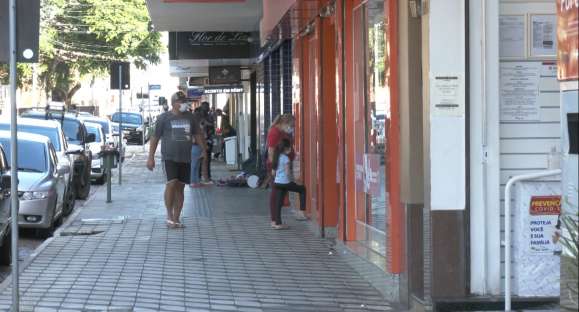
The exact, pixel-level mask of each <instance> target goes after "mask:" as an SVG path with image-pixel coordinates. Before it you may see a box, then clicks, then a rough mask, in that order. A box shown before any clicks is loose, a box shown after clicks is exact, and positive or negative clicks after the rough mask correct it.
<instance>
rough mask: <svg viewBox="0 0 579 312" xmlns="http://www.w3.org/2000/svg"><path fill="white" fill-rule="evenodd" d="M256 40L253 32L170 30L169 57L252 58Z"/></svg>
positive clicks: (182, 58) (181, 58)
mask: <svg viewBox="0 0 579 312" xmlns="http://www.w3.org/2000/svg"><path fill="white" fill-rule="evenodd" d="M256 41H257V40H256V39H255V35H254V34H253V33H251V32H211V31H204V32H170V33H169V57H170V59H171V60H186V59H192V60H195V59H235V58H243V59H244V58H251V57H252V51H254V50H256V48H255V49H254V47H255V46H256V44H257V42H256Z"/></svg>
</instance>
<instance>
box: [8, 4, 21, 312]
mask: <svg viewBox="0 0 579 312" xmlns="http://www.w3.org/2000/svg"><path fill="white" fill-rule="evenodd" d="M9 10H10V13H9V15H10V30H9V31H10V107H11V111H10V121H11V125H12V126H11V127H10V168H11V169H10V173H11V174H10V176H11V178H10V204H11V208H12V209H11V215H10V217H11V221H12V235H11V236H12V311H14V312H18V311H20V285H19V279H18V274H19V270H18V205H19V203H20V202H19V198H18V131H17V129H18V125H17V122H18V120H17V118H16V116H17V113H18V108H17V106H16V0H10V2H9Z"/></svg>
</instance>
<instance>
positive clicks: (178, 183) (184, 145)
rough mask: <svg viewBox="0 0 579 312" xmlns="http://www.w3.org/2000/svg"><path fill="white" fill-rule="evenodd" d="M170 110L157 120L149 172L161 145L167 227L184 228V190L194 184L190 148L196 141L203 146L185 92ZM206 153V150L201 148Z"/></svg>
mask: <svg viewBox="0 0 579 312" xmlns="http://www.w3.org/2000/svg"><path fill="white" fill-rule="evenodd" d="M171 107H172V108H171V110H170V111H168V112H166V113H163V114H162V115H160V116H159V118H158V119H157V123H156V125H155V133H154V134H153V136H152V138H151V142H150V148H149V158H148V159H147V168H148V169H149V170H151V171H152V170H153V169H154V168H155V152H156V151H157V145H158V144H159V141H162V142H161V144H162V145H161V156H162V161H163V165H164V168H165V174H166V175H167V184H166V185H165V198H164V199H165V207H166V208H167V226H168V227H169V228H181V227H183V223H182V222H181V221H180V217H181V211H182V209H183V201H184V187H185V185H186V184H189V183H190V182H191V181H190V180H191V177H190V174H191V148H192V145H193V139H195V141H196V142H204V138H203V135H202V134H201V132H200V126H199V123H198V120H197V119H196V118H195V116H193V114H192V113H191V112H189V111H188V108H189V105H188V104H187V103H186V97H185V94H184V93H183V92H177V93H175V94H173V96H172V97H171ZM202 149H203V150H205V149H206V148H205V146H203V147H202Z"/></svg>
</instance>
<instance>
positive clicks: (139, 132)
mask: <svg viewBox="0 0 579 312" xmlns="http://www.w3.org/2000/svg"><path fill="white" fill-rule="evenodd" d="M111 119H112V121H113V122H116V123H121V122H122V126H123V129H122V130H123V131H122V132H123V137H125V138H126V139H127V142H129V143H137V144H145V142H147V140H149V129H148V127H147V124H146V122H145V119H144V118H143V116H142V115H141V114H140V113H129V112H122V113H120V112H116V113H114V114H113V116H112V118H111ZM143 134H144V136H143Z"/></svg>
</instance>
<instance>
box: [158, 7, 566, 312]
mask: <svg viewBox="0 0 579 312" xmlns="http://www.w3.org/2000/svg"><path fill="white" fill-rule="evenodd" d="M182 2H186V3H179V4H171V3H162V4H158V3H157V2H155V1H148V3H149V11H150V12H151V16H152V18H153V22H154V23H155V24H156V26H157V29H160V30H168V31H174V32H178V31H181V32H183V31H188V32H191V31H194V32H199V31H220V32H234V31H238V32H239V31H243V32H256V31H257V32H259V36H258V37H259V48H258V52H257V53H256V55H255V56H254V57H253V56H249V57H248V58H246V57H244V58H243V59H232V60H227V61H216V60H212V59H210V60H208V61H207V62H206V63H207V64H209V65H208V66H209V67H211V65H212V64H213V63H218V64H220V65H222V64H223V63H227V64H229V65H232V64H233V65H237V66H242V67H243V68H244V71H246V72H247V74H246V75H244V78H243V79H241V80H242V84H243V91H244V93H243V94H242V95H237V96H236V100H235V101H232V102H231V103H234V104H232V105H233V106H235V107H234V108H232V111H234V112H236V113H235V114H233V115H231V116H235V117H234V119H235V120H236V121H234V123H235V124H236V125H238V126H239V128H240V129H242V131H241V132H242V135H240V136H239V137H238V140H239V145H240V146H242V148H241V149H240V151H241V152H240V153H242V154H243V156H242V157H241V158H242V160H245V159H250V158H253V159H256V164H257V166H259V165H260V164H261V163H263V160H264V156H265V154H264V153H265V150H266V147H265V141H266V140H265V139H266V135H267V131H268V129H269V127H270V125H271V123H272V121H273V119H275V117H277V116H278V115H279V114H282V113H292V114H293V115H294V116H295V117H296V131H295V134H294V147H295V151H296V164H295V166H294V170H295V176H296V177H297V178H298V179H299V180H300V181H301V182H302V183H304V184H305V185H306V187H307V189H308V199H307V209H308V215H309V216H310V218H311V225H312V228H313V229H314V231H316V232H317V233H319V235H320V236H322V237H326V238H331V239H335V241H336V242H337V244H336V245H337V248H338V249H339V251H340V252H341V253H343V254H344V255H345V256H346V257H347V258H348V259H350V260H351V261H352V263H353V264H354V265H353V267H354V268H356V269H358V270H360V272H362V273H363V274H364V275H365V276H366V277H367V278H368V279H369V280H370V281H371V282H372V283H373V285H374V286H375V287H376V288H378V289H379V290H380V291H381V292H382V293H383V294H384V295H385V296H386V297H387V298H388V299H390V300H392V301H398V302H401V303H402V304H404V305H406V306H411V307H426V308H435V309H436V308H439V307H441V308H444V307H452V306H455V307H460V305H461V304H463V305H464V304H469V305H471V307H472V305H473V304H480V303H482V304H484V303H495V304H497V303H498V304H499V305H500V304H501V302H502V298H503V296H504V294H505V286H508V285H507V284H509V283H506V281H509V282H510V285H513V289H511V291H510V292H509V293H512V294H513V296H514V297H513V298H515V299H514V300H515V301H527V300H530V299H533V300H534V301H537V300H538V301H542V302H555V301H557V300H558V298H557V297H558V294H559V293H558V292H557V291H558V290H559V285H558V280H559V272H558V268H559V256H558V254H557V252H558V250H560V247H559V246H557V244H555V243H552V242H551V240H550V235H551V234H552V233H554V231H555V227H554V226H555V224H553V223H556V221H557V220H556V219H557V218H556V216H555V221H553V219H552V218H553V216H552V215H548V214H547V215H546V214H542V213H536V214H533V210H531V209H530V208H529V206H532V207H535V208H537V207H541V205H546V204H545V203H551V202H552V203H555V204H556V203H558V204H559V205H560V203H561V202H564V205H570V207H571V208H569V209H570V211H577V207H576V206H577V205H576V201H573V198H576V197H573V196H576V193H577V192H576V186H574V185H571V186H568V185H567V184H568V183H567V184H565V186H564V187H562V185H561V176H560V175H559V174H555V175H552V176H549V177H546V178H543V179H542V180H540V181H524V183H519V184H518V185H517V187H516V190H515V192H514V193H513V194H512V196H511V197H510V198H506V196H505V186H506V184H507V182H508V181H509V180H511V178H513V177H518V176H520V175H524V174H528V173H537V172H545V171H547V170H549V169H557V168H558V167H560V166H563V167H562V168H561V169H562V172H563V176H564V179H566V180H565V181H567V180H569V181H570V180H572V179H571V178H565V177H568V176H571V177H576V176H577V173H576V171H577V167H576V164H575V167H573V160H574V159H576V156H574V155H575V154H573V153H572V151H573V150H574V149H573V147H572V146H573V142H575V141H574V140H575V139H574V135H573V133H572V131H571V132H570V131H568V128H569V129H571V128H573V127H575V126H574V124H573V122H574V121H573V120H575V119H574V118H575V117H573V116H575V115H572V114H574V113H573V112H574V111H573V109H574V107H573V105H572V104H569V103H576V102H577V92H576V90H577V81H576V78H574V79H566V80H569V81H564V82H561V79H559V80H558V79H557V78H558V77H557V73H558V71H559V72H561V68H562V67H561V65H559V66H558V65H557V58H558V55H559V59H561V58H562V56H561V55H562V54H561V52H560V50H561V49H560V48H561V47H559V50H558V38H557V35H559V34H561V33H562V31H561V27H563V26H562V24H561V23H558V22H557V21H558V19H557V12H558V7H561V3H562V2H565V1H557V2H555V1H552V0H494V1H475V0H471V1H453V0H437V1H426V0H421V1H420V0H417V1H415V0H275V1H273V0H272V1H268V0H266V1H257V0H248V1H245V2H243V3H242V2H234V3H230V2H227V6H228V8H227V9H225V8H224V7H223V5H225V4H223V3H220V2H222V1H203V4H200V3H197V2H198V1H182ZM207 3H209V4H207ZM565 3H566V2H565ZM219 5H222V6H219ZM193 6H195V8H196V9H195V11H194V10H193V9H192V8H193ZM257 7H259V10H256V8H257ZM187 10H189V11H187ZM185 12H189V15H188V16H187V18H188V19H187V20H185V19H184V18H183V19H179V18H174V19H170V20H169V19H167V16H176V17H178V16H181V15H183V14H185ZM202 12H205V13H204V14H205V15H212V16H219V17H220V18H219V19H218V20H219V21H220V22H210V21H207V20H206V19H204V17H202V16H201V14H202ZM209 12H210V13H211V14H208V13H209ZM236 12H237V13H236ZM241 13H243V14H241ZM180 14H181V15H180ZM227 14H229V15H230V16H240V17H244V18H245V17H246V18H247V21H246V20H244V19H243V18H240V19H239V20H237V19H235V20H234V19H231V20H232V22H231V24H227V25H225V24H226V23H225V22H223V21H225V20H227ZM236 14H237V15H236ZM197 15H199V16H200V18H199V19H195V18H194V17H195V16H197ZM559 15H560V16H561V14H559ZM252 18H257V19H258V20H259V21H257V22H255V21H253V19H252ZM574 18H575V19H576V16H575V17H574ZM559 20H561V17H559ZM570 20H571V22H570V23H568V24H567V25H571V26H569V27H570V28H569V29H568V30H567V31H568V33H569V34H570V36H571V35H573V34H576V27H577V23H573V21H572V20H573V17H571V18H570ZM224 23H225V24H224ZM573 25H575V26H573ZM573 27H575V28H573ZM559 41H560V40H559ZM565 42H566V43H565V47H566V49H567V50H568V51H567V52H566V53H567V54H565V55H571V56H573V55H575V58H574V59H575V60H576V55H577V41H572V40H571V41H565ZM558 51H559V52H558ZM204 58H207V57H204ZM564 59H565V60H567V61H569V59H571V60H572V59H573V57H568V56H565V57H564ZM186 62H189V63H190V65H191V66H190V67H189V71H190V72H189V73H188V74H187V75H188V76H192V75H193V76H194V75H201V76H203V75H205V74H206V73H204V70H206V69H202V68H201V67H200V65H199V64H205V63H203V62H205V61H203V62H201V61H200V60H195V62H190V61H186V60H179V63H178V64H177V62H176V64H177V65H179V66H181V67H182V68H185V65H184V64H186ZM571 63H573V62H571ZM573 64H575V65H573ZM573 64H571V65H569V66H568V68H569V70H570V71H571V72H572V71H573V70H574V69H573V68H576V61H575V63H573ZM566 68H567V67H566ZM559 78H561V77H559ZM569 90H570V91H569ZM573 100H574V101H573ZM561 103H567V104H564V105H562V104H561ZM569 113H570V114H571V115H569ZM241 140H243V142H241ZM561 142H563V144H562V143H561ZM574 157H575V158H574ZM559 160H561V161H559ZM564 183H566V182H564ZM573 187H575V188H574V189H573ZM568 188H569V189H572V190H574V191H575V193H573V192H571V193H570V195H569V194H564V192H563V190H564V189H565V190H566V189H568ZM565 192H566V191H565ZM561 196H562V197H561ZM545 198H547V199H545ZM569 198H571V199H569ZM293 202H294V203H297V202H298V201H296V200H294V201H293ZM506 202H508V203H510V204H511V205H510V206H512V207H513V213H512V214H511V213H506V212H505V203H506ZM567 203H571V204H567ZM573 205H574V206H573ZM573 209H575V210H573ZM535 210H537V211H539V210H541V209H540V208H537V209H535ZM537 211H535V212H537ZM543 212H544V211H543ZM571 214H572V213H571ZM528 218H535V219H531V220H532V221H531V222H546V223H549V224H550V225H549V226H545V227H541V228H538V227H533V226H532V223H530V224H531V225H529V221H526V220H529V219H528ZM537 218H538V219H537ZM525 222H526V223H525ZM511 224H512V225H513V226H512V227H511ZM510 228H511V229H512V230H508V229H510ZM529 231H541V233H535V232H532V233H531V232H529ZM507 233H508V234H509V235H507ZM538 235H540V236H541V238H537V239H535V236H537V237H538ZM507 237H511V238H512V240H511V243H510V244H506V243H505V240H506V238H507ZM537 244H539V245H540V246H539V247H537V246H538V245H537ZM505 246H509V248H506V247H505ZM511 253H512V254H514V255H517V256H518V255H522V256H521V257H511V259H512V261H506V260H507V259H508V256H507V254H508V255H511ZM526 261H528V262H526ZM537 264H542V266H541V265H539V266H541V267H540V268H538V267H536V265H537ZM534 269H537V270H539V269H540V270H543V271H541V272H543V273H544V274H545V275H543V276H547V275H548V276H551V277H552V278H549V279H545V278H543V279H541V278H536V279H534V280H533V279H528V277H529V276H530V275H532V274H531V273H529V272H530V270H534ZM505 271H511V272H513V274H511V276H510V277H509V278H508V279H507V278H506V277H505ZM524 283H526V284H528V285H535V286H536V287H534V289H530V290H525V289H524V287H520V286H519V285H523V284H524ZM537 285H541V287H539V286H537ZM555 285H556V287H555Z"/></svg>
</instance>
